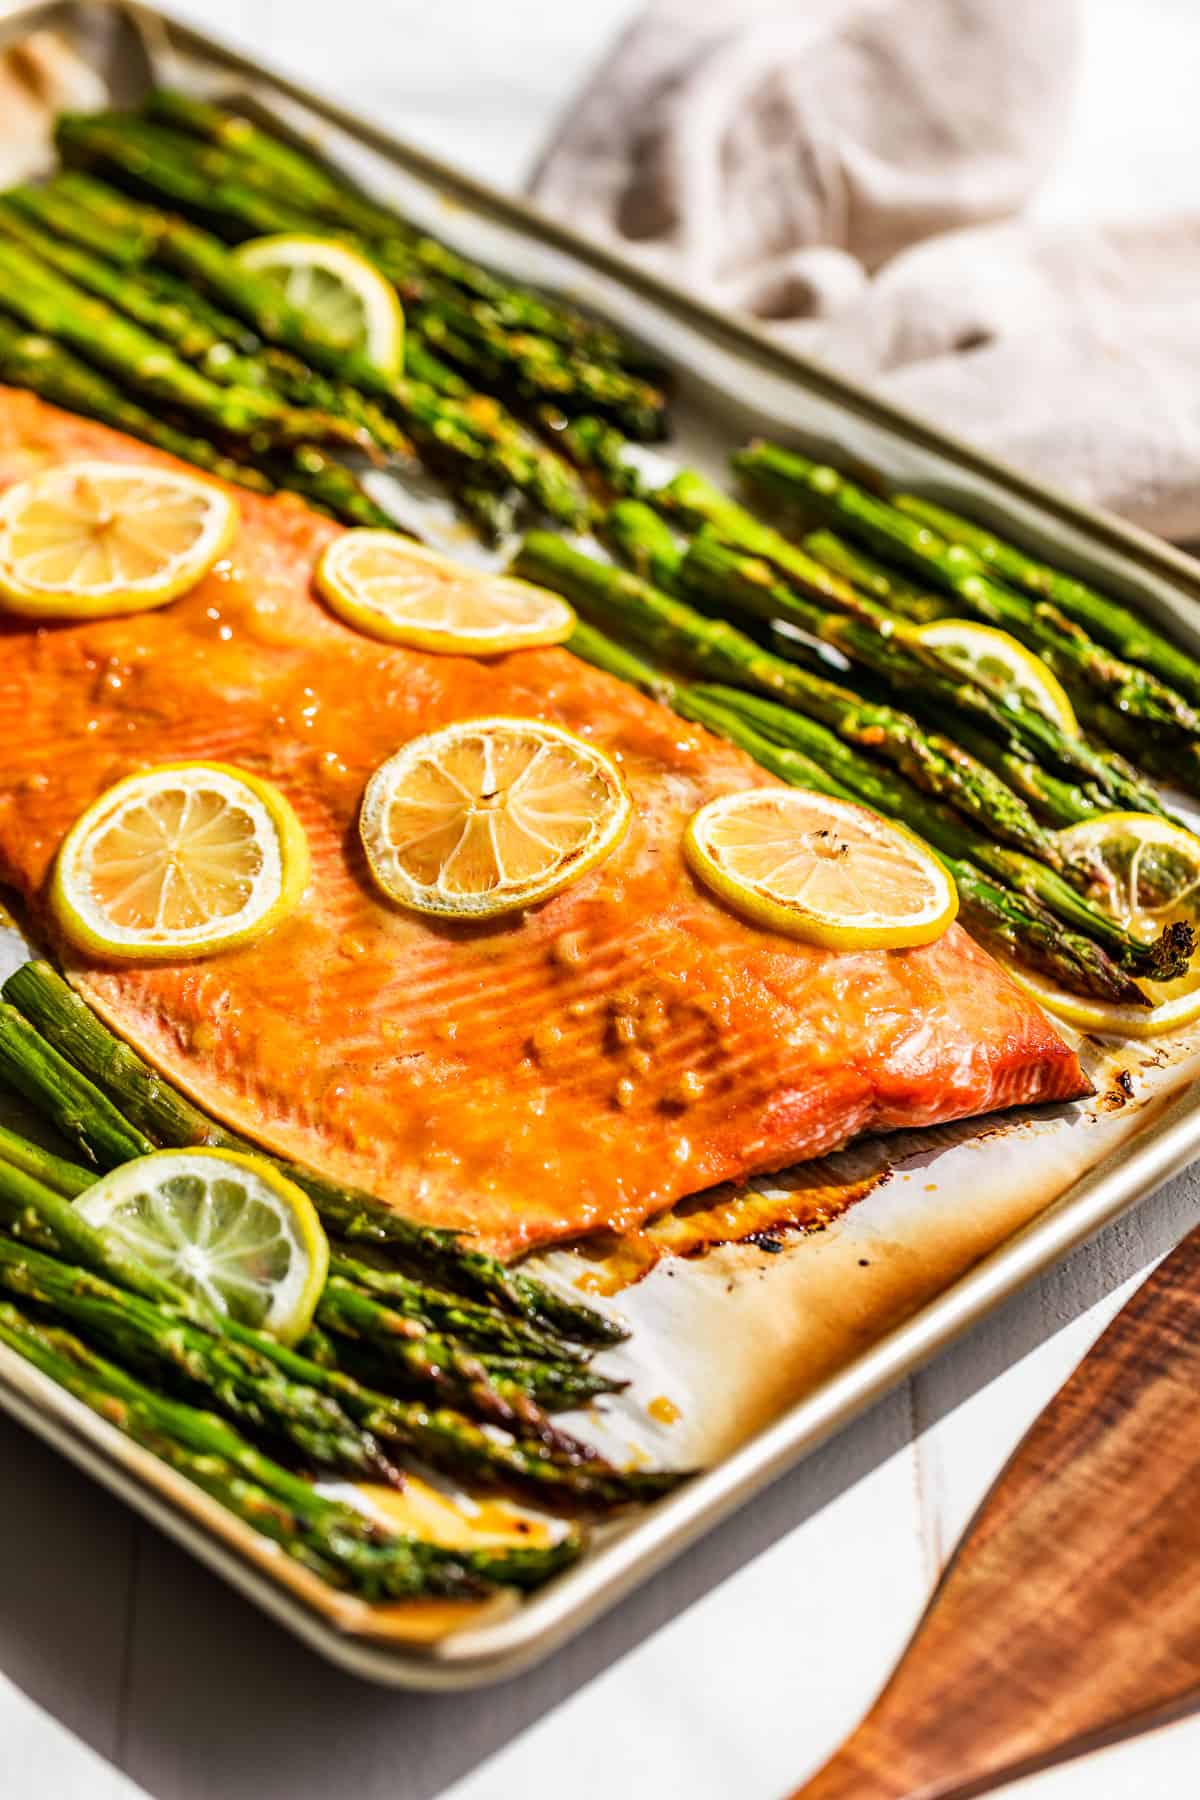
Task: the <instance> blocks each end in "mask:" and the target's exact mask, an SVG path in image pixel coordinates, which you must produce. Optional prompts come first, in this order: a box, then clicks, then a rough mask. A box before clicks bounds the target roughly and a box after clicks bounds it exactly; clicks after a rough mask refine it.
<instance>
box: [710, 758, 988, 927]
mask: <svg viewBox="0 0 1200 1800" xmlns="http://www.w3.org/2000/svg"><path fill="white" fill-rule="evenodd" d="M684 854H685V855H686V857H687V860H688V864H689V866H690V867H691V869H692V871H693V873H694V874H695V875H696V876H697V877H698V878H699V879H700V880H701V881H702V882H704V883H705V885H706V886H707V887H710V888H711V889H712V890H713V892H714V893H716V894H718V895H719V896H720V897H721V899H722V900H724V901H726V902H727V904H728V905H729V906H731V907H732V908H733V909H734V910H735V911H736V912H740V913H742V914H743V915H744V916H745V917H746V918H748V919H751V920H753V921H754V922H755V924H759V925H767V926H769V927H770V928H771V929H772V930H773V931H781V932H786V933H787V934H788V936H790V937H796V938H801V939H803V940H804V941H805V942H806V943H810V944H822V945H824V946H825V947H826V948H829V949H837V950H867V949H880V948H891V949H896V948H903V947H905V946H909V945H914V944H928V943H932V941H933V940H934V938H938V937H940V936H941V935H942V933H943V932H944V931H946V930H947V929H948V928H949V926H950V925H951V924H952V923H953V921H954V917H955V915H956V913H957V912H958V892H957V890H956V888H955V886H954V883H953V881H951V879H950V877H949V875H948V874H947V873H946V870H945V869H944V868H943V867H942V865H941V863H940V862H939V861H938V860H937V858H936V857H935V856H934V855H933V853H932V852H931V851H930V850H927V849H926V847H925V845H924V844H923V843H921V841H920V839H919V838H916V837H914V836H913V835H912V833H911V832H909V831H906V830H905V828H904V827H903V826H901V825H893V824H890V823H889V822H888V821H887V820H886V819H881V818H880V817H879V814H878V813H873V812H870V811H869V810H868V809H867V808H866V807H865V806H857V805H855V804H854V803H853V802H851V801H847V800H834V799H831V798H830V797H828V796H827V795H824V794H818V793H814V792H809V791H808V790H807V789H804V788H751V789H749V790H747V791H745V792H743V793H739V794H724V795H722V796H721V797H720V798H719V799H717V800H710V801H709V803H708V805H707V806H702V807H701V808H700V810H699V812H697V813H694V814H693V816H692V818H691V820H690V821H689V823H688V828H687V832H686V835H685V837H684Z"/></svg>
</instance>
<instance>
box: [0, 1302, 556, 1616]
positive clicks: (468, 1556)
mask: <svg viewBox="0 0 1200 1800" xmlns="http://www.w3.org/2000/svg"><path fill="white" fill-rule="evenodd" d="M0 1343H3V1344H4V1345H5V1346H6V1347H7V1348H9V1349H10V1350H13V1351H15V1352H16V1353H17V1354H18V1355H20V1356H23V1357H24V1358H25V1359H26V1360H27V1361H29V1362H31V1363H32V1364H33V1365H34V1366H35V1367H36V1368H38V1369H40V1370H41V1371H42V1373H43V1374H45V1375H48V1376H49V1377H50V1378H51V1379H52V1380H54V1381H56V1382H58V1383H59V1385H60V1386H62V1387H64V1388H66V1389H67V1391H68V1392H69V1393H72V1394H74V1395H75V1397H76V1398H77V1399H79V1400H82V1401H83V1402H84V1404H85V1405H87V1406H89V1407H90V1408H91V1409H92V1411H93V1412H95V1413H97V1414H98V1415H99V1416H100V1417H101V1418H104V1419H106V1420H107V1421H108V1423H109V1424H111V1425H114V1426H116V1428H117V1429H118V1430H120V1431H122V1432H123V1433H124V1434H125V1435H126V1436H127V1437H129V1438H131V1439H132V1440H133V1441H134V1442H136V1443H138V1444H140V1445H141V1446H142V1447H143V1448H144V1449H147V1450H150V1451H151V1452H153V1453H154V1454H155V1455H156V1456H158V1457H160V1458H161V1459H162V1460H163V1461H164V1462H166V1463H168V1464H169V1465H170V1466H171V1467H172V1468H174V1469H176V1470H177V1471H178V1472H179V1473H180V1474H182V1475H184V1476H186V1477H187V1478H188V1479H189V1480H190V1481H193V1482H194V1483H195V1484H196V1485H197V1486H198V1487H201V1488H203V1489H204V1491H205V1492H206V1493H209V1494H211V1495H212V1496H213V1498H214V1499H216V1500H218V1501H220V1503H221V1504H222V1505H223V1506H225V1507H226V1508H227V1509H228V1510H229V1511H230V1512H232V1513H234V1514H235V1515H236V1516H237V1517H238V1518H241V1519H243V1520H244V1521H245V1522H246V1523H247V1524H248V1525H250V1526H252V1527H253V1528H254V1529H255V1530H256V1531H259V1532H261V1533H262V1534H263V1535H264V1536H266V1537H269V1538H272V1539H273V1540H274V1541H275V1542H276V1543H278V1544H280V1545H281V1546H282V1547H283V1548H284V1549H285V1550H286V1551H287V1552H288V1554H289V1555H290V1556H292V1557H293V1558H295V1559H296V1560H297V1561H298V1562H300V1563H302V1564H303V1565H304V1566H305V1567H307V1568H309V1569H311V1570H312V1571H313V1572H314V1573H315V1574H317V1575H319V1576H321V1578H322V1579H323V1580H325V1581H328V1582H330V1583H332V1584H333V1585H334V1586H336V1587H344V1588H352V1589H353V1590H354V1591H355V1592H356V1593H358V1594H359V1595H360V1597H361V1598H363V1599H365V1600H377V1601H378V1600H398V1599H406V1598H409V1597H411V1596H415V1595H419V1594H442V1595H450V1596H455V1597H461V1598H464V1599H469V1598H473V1597H474V1596H476V1595H478V1594H480V1593H484V1592H486V1591H487V1590H488V1587H490V1585H491V1584H493V1583H502V1584H508V1585H513V1586H517V1587H532V1586H535V1585H536V1584H537V1583H538V1582H540V1581H542V1580H545V1579H546V1578H547V1577H548V1576H550V1575H551V1574H554V1573H555V1572H556V1571H557V1570H558V1569H560V1568H562V1567H563V1566H564V1564H565V1563H567V1562H569V1561H571V1560H572V1558H573V1557H574V1556H575V1555H577V1554H578V1551H579V1549H580V1546H581V1541H582V1540H581V1539H580V1536H579V1534H578V1533H577V1532H568V1533H566V1534H565V1536H564V1537H563V1538H562V1539H561V1540H560V1541H559V1542H558V1543H556V1544H554V1545H551V1546H546V1547H544V1548H543V1547H538V1548H535V1549H529V1548H522V1549H520V1550H513V1551H503V1550H483V1551H473V1550H453V1551H450V1550H446V1549H444V1548H442V1547H441V1546H439V1545H436V1544H431V1543H428V1542H425V1541H424V1540H422V1539H418V1538H413V1537H407V1536H400V1535H394V1534H392V1533H390V1532H388V1531H387V1530H385V1529H384V1528H383V1527H381V1526H378V1525H376V1524H374V1523H373V1521H371V1520H370V1519H368V1518H367V1517H366V1516H365V1515H364V1514H362V1513H360V1512H359V1511H358V1510H357V1509H356V1508H353V1507H349V1506H345V1505H342V1504H341V1503H340V1502H337V1501H334V1500H330V1499H327V1498H326V1497H325V1496H324V1495H322V1494H319V1493H318V1492H317V1491H316V1490H315V1489H314V1488H313V1487H311V1486H310V1484H309V1483H308V1482H307V1481H305V1480H303V1479H302V1478H301V1477H299V1476H297V1475H294V1474H292V1473H291V1472H290V1471H289V1470H287V1469H285V1468H283V1467H281V1466H280V1465H279V1464H278V1463H275V1462H273V1461H271V1459H270V1458H269V1457H267V1456H264V1455H263V1453H262V1452H261V1451H260V1450H258V1449H257V1448H256V1447H255V1446H254V1445H253V1444H252V1443H251V1442H250V1440H249V1439H247V1438H245V1437H243V1436H242V1434H241V1433H240V1432H237V1431H235V1430H234V1429H233V1428H232V1427H231V1426H230V1425H229V1424H228V1423H227V1422H226V1421H225V1420H224V1419H222V1418H220V1417H219V1416H218V1415H217V1414H216V1413H213V1412H207V1411H203V1410H201V1409H200V1408H197V1407H194V1406H189V1405H187V1404H185V1403H184V1402H182V1401H178V1400H171V1399H168V1398H166V1397H165V1396H163V1395H162V1394H159V1393H156V1392H155V1391H154V1390H153V1389H152V1388H149V1387H147V1386H146V1385H145V1384H144V1383H142V1382H140V1381H138V1380H136V1379H135V1378H134V1377H133V1376H131V1375H129V1374H128V1372H127V1371H126V1370H124V1369H122V1368H119V1367H118V1366H117V1365H116V1364H115V1363H111V1362H109V1361H107V1360H106V1359H105V1358H104V1357H102V1356H100V1355H99V1354H97V1352H96V1351H94V1350H92V1349H90V1348H89V1347H88V1346H87V1345H86V1344H84V1343H82V1342H81V1341H80V1340H79V1339H78V1338H76V1337H74V1336H73V1335H72V1334H71V1333H69V1332H67V1331H64V1330H62V1329H61V1328H60V1327H57V1326H51V1325H43V1324H39V1323H36V1322H35V1321H34V1320H32V1319H30V1318H28V1317H27V1316H26V1315H25V1314H24V1313H23V1312H22V1311H21V1310H20V1309H18V1308H17V1307H15V1306H12V1305H10V1304H8V1303H4V1304H0Z"/></svg>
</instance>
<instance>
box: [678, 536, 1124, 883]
mask: <svg viewBox="0 0 1200 1800" xmlns="http://www.w3.org/2000/svg"><path fill="white" fill-rule="evenodd" d="M658 569H659V573H660V575H661V574H662V573H663V572H664V564H663V560H662V559H661V558H660V559H659V561H658ZM665 572H666V574H667V576H668V579H672V576H673V579H672V585H673V586H675V587H677V588H678V591H679V592H680V593H682V594H684V595H687V596H689V597H693V598H695V599H697V600H699V601H700V602H701V603H703V604H705V605H707V606H709V607H712V606H723V607H730V608H732V609H733V610H734V611H736V612H741V613H745V614H748V615H749V616H750V617H751V618H758V619H762V620H764V621H766V622H768V623H771V624H774V622H775V621H777V620H784V621H787V622H788V623H790V624H792V625H794V626H797V627H799V628H800V629H801V630H802V631H804V632H806V633H807V634H808V636H809V637H811V638H812V639H814V640H815V641H817V642H820V643H825V644H829V645H831V646H832V647H833V648H834V649H836V650H838V651H840V652H841V654H842V655H843V656H844V657H845V658H846V659H847V660H848V662H849V663H850V664H851V665H852V666H853V667H855V668H865V669H867V670H869V671H870V673H871V674H873V675H875V676H878V677H880V678H882V680H883V682H884V683H885V684H886V686H887V688H889V689H891V690H893V691H894V692H896V693H900V694H903V695H904V696H905V698H906V700H907V701H908V703H909V705H910V706H912V708H913V711H914V713H916V712H917V711H918V709H919V710H920V711H922V712H924V713H926V714H927V715H928V714H934V715H935V716H937V717H938V718H939V719H944V718H945V717H946V715H947V713H951V714H956V713H957V714H966V716H967V718H968V720H969V721H970V723H969V724H968V727H967V729H966V730H965V731H964V730H963V729H962V728H961V726H959V727H956V731H955V737H954V740H953V742H954V743H955V745H956V746H957V748H958V751H959V753H960V756H962V757H964V758H966V759H968V766H970V764H971V763H974V764H975V767H976V770H977V769H978V767H979V765H981V764H982V766H983V767H985V768H986V769H987V770H988V771H989V772H990V773H991V774H992V775H993V777H995V778H996V793H995V795H993V796H992V797H991V799H990V803H989V804H988V805H986V806H985V807H984V808H983V809H982V811H978V812H975V813H973V814H971V815H970V816H972V817H975V818H976V819H981V818H982V819H986V817H987V814H988V812H992V813H993V814H994V815H995V816H996V817H998V818H1002V817H1003V813H1002V812H1001V811H1000V807H999V805H998V804H997V799H998V800H999V802H1003V801H1004V796H1005V795H1008V796H1010V797H1011V796H1013V795H1015V796H1016V798H1017V800H1018V802H1019V804H1020V806H1021V807H1022V808H1023V809H1025V817H1026V818H1032V817H1033V812H1032V811H1030V810H1029V809H1030V808H1033V809H1034V811H1037V812H1041V813H1044V814H1049V815H1050V816H1051V818H1052V819H1055V820H1056V821H1058V822H1062V821H1061V815H1062V813H1063V811H1064V808H1066V807H1067V806H1068V805H1069V800H1068V796H1069V795H1070V793H1071V788H1070V784H1067V783H1064V782H1062V781H1061V780H1059V779H1057V778H1056V777H1054V776H1047V775H1046V774H1045V773H1044V772H1043V770H1042V769H1041V767H1040V765H1039V764H1038V763H1036V762H1035V761H1034V759H1033V758H1032V756H1031V755H1030V753H1029V752H1028V751H1027V750H1025V749H1024V748H1023V747H1020V746H1018V745H1014V744H1013V743H1012V742H1011V740H1010V741H1009V742H1007V743H1005V744H1003V745H1000V744H998V743H996V744H994V745H993V749H994V750H997V751H1000V753H1001V754H1000V755H998V756H997V755H989V754H988V753H987V752H986V751H985V753H984V754H983V755H982V756H981V755H980V754H979V746H978V740H979V737H980V736H981V735H983V734H981V732H980V731H979V728H978V727H977V726H975V725H974V720H975V717H976V714H977V713H979V712H980V710H981V708H980V702H979V701H978V700H977V699H976V695H975V686H976V684H975V683H973V682H971V681H970V680H969V679H965V678H964V676H963V674H962V672H961V671H960V670H958V669H956V668H955V667H954V666H953V665H952V664H949V663H946V662H944V661H942V660H941V659H939V658H938V656H937V655H936V653H930V652H929V651H928V650H927V649H926V647H925V646H923V645H921V644H920V643H919V642H918V640H917V639H915V638H914V637H913V636H912V635H911V633H910V632H909V631H907V630H906V628H905V625H904V623H903V621H899V620H897V621H893V620H891V619H889V618H888V617H887V616H886V615H884V616H879V617H876V616H874V615H873V614H872V613H871V612H869V611H864V609H863V607H862V605H859V606H857V607H856V609H855V610H854V611H853V612H845V613H839V612H828V611H825V610H823V609H822V608H821V607H819V606H816V605H814V604H813V603H812V602H811V601H810V600H808V599H806V598H805V597H804V596H802V595H801V594H800V593H798V592H797V591H796V589H794V588H792V587H790V586H785V585H784V584H782V583H781V582H779V580H778V579H777V578H776V577H775V575H774V573H773V569H772V566H771V565H770V564H769V563H767V562H765V561H763V560H762V559H761V558H759V557H756V556H749V555H746V554H745V553H744V552H742V551H739V550H734V549H731V548H730V547H729V546H728V545H726V544H723V543H721V542H720V540H719V539H717V538H716V537H713V536H710V535H709V534H708V533H707V532H701V533H700V535H699V536H698V537H696V538H694V539H693V540H692V542H691V544H690V545H689V546H688V549H687V552H686V554H685V555H684V556H682V557H679V556H677V555H676V556H674V557H673V559H672V562H671V564H670V565H668V566H667V568H666V571H665ZM780 647H784V646H782V645H781V646H780ZM786 647H787V648H788V650H789V652H790V653H791V654H792V655H795V654H797V646H796V645H795V643H794V641H792V640H789V642H788V644H787V646H786ZM800 649H801V652H802V646H801V647H800ZM982 705H983V710H984V716H985V717H990V712H989V711H988V710H987V694H986V690H985V691H984V694H983V702H982ZM1001 718H1002V719H1003V715H1001ZM972 727H974V728H973V729H972ZM944 741H945V740H943V739H941V738H937V739H935V742H944ZM1013 769H1016V770H1017V772H1018V775H1019V779H1018V780H1016V781H1012V780H1010V779H1009V775H1010V771H1011V770H1013ZM918 785H921V786H926V785H927V784H926V783H919V784H918ZM943 797H945V796H943ZM1008 804H1009V805H1011V799H1010V800H1009V802H1008ZM959 810H960V811H961V810H965V809H963V808H961V807H960V809H959ZM1092 810H1093V808H1092V806H1091V804H1090V801H1089V799H1088V797H1087V796H1086V795H1084V794H1082V793H1081V794H1080V795H1079V797H1078V804H1077V805H1076V806H1075V807H1073V808H1072V809H1071V817H1070V820H1068V821H1066V822H1074V820H1075V819H1076V818H1083V817H1087V816H1090V813H1091V812H1092ZM1019 817H1020V815H1019ZM1021 822H1022V823H1023V822H1024V821H1023V820H1021ZM992 829H993V833H994V835H996V836H1000V837H1002V838H1004V839H1005V841H1008V842H1012V843H1015V844H1017V846H1018V848H1023V849H1027V850H1029V851H1030V853H1031V854H1033V855H1035V856H1039V857H1040V858H1041V860H1042V861H1043V862H1048V863H1050V864H1051V866H1052V867H1061V860H1060V853H1059V851H1058V849H1057V845H1056V843H1055V840H1054V839H1053V838H1052V837H1050V835H1049V834H1048V833H1047V832H1045V831H1044V830H1043V829H1042V828H1041V827H1040V826H1038V827H1037V835H1036V836H1034V835H1032V834H1030V833H1028V832H1022V833H1020V834H1018V833H1017V832H1013V831H1009V832H1007V833H1006V832H1003V831H998V830H996V829H995V827H994V826H993V827H992Z"/></svg>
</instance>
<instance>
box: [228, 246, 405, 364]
mask: <svg viewBox="0 0 1200 1800" xmlns="http://www.w3.org/2000/svg"><path fill="white" fill-rule="evenodd" d="M233 254H234V257H235V259H236V260H237V261H238V262H239V263H241V265H242V267H243V268H244V269H249V270H251V271H252V272H253V273H254V274H255V275H265V276H267V277H268V278H269V279H270V280H273V281H277V282H278V283H279V285H280V286H281V287H282V289H283V292H284V297H285V299H286V300H287V302H288V305H289V306H291V307H294V308H295V310H296V311H297V312H298V313H302V314H303V315H304V317H305V318H306V319H307V320H308V321H309V323H310V324H313V325H317V326H319V327H320V329H321V330H322V331H323V332H324V333H325V335H326V337H328V338H330V339H332V341H333V342H334V343H335V344H336V345H338V347H339V348H340V349H343V350H351V351H355V350H356V351H360V352H361V353H362V354H363V355H364V356H366V357H368V358H369V359H370V361H371V362H373V363H374V364H375V366H376V367H377V368H379V369H383V370H384V371H385V372H386V373H388V374H395V373H397V372H398V371H399V369H400V367H401V365H402V363H403V361H404V311H403V308H402V307H401V305H400V302H399V300H398V299H397V297H396V290H395V288H394V287H393V286H392V284H391V282H390V281H388V280H387V279H386V277H385V276H383V275H381V274H380V272H379V270H378V269H377V268H376V267H375V264H374V263H372V262H369V261H368V260H367V258H366V257H365V256H360V255H359V253H358V251H357V250H350V249H348V248H347V246H346V245H345V244H341V243H338V242H337V241H336V240H335V239H332V238H321V237H300V236H291V235H288V234H282V233H281V234H280V235H279V236H275V237H260V238H252V239H251V240H250V242H249V243H247V244H241V245H240V246H239V247H238V249H236V250H235V251H234V253H233Z"/></svg>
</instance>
